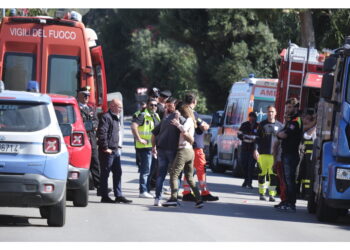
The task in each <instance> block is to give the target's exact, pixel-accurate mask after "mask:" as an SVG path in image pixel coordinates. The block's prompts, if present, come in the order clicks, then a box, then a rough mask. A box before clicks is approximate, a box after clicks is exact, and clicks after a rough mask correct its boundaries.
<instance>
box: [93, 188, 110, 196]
mask: <svg viewBox="0 0 350 250" xmlns="http://www.w3.org/2000/svg"><path fill="white" fill-rule="evenodd" d="M107 191H108V193H110V192H112V189H111V188H108V190H107ZM96 195H97V196H101V189H100V188H98V189H97V193H96Z"/></svg>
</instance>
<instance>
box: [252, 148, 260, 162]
mask: <svg viewBox="0 0 350 250" xmlns="http://www.w3.org/2000/svg"><path fill="white" fill-rule="evenodd" d="M253 157H254V159H255V160H259V152H258V150H254V152H253Z"/></svg>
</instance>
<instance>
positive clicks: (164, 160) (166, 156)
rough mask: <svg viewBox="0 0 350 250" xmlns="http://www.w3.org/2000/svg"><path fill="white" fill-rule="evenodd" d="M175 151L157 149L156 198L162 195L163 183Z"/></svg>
mask: <svg viewBox="0 0 350 250" xmlns="http://www.w3.org/2000/svg"><path fill="white" fill-rule="evenodd" d="M176 152H177V151H176V150H163V149H158V171H157V182H156V198H158V199H160V197H161V196H162V190H163V183H164V180H165V177H166V175H167V173H168V169H169V166H170V164H172V163H173V161H174V159H175V156H176Z"/></svg>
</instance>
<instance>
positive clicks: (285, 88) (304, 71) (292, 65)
mask: <svg viewBox="0 0 350 250" xmlns="http://www.w3.org/2000/svg"><path fill="white" fill-rule="evenodd" d="M280 56H281V63H280V70H279V77H278V85H277V94H276V109H277V119H278V120H279V121H281V122H283V121H284V118H283V116H284V113H285V112H284V111H285V102H286V100H288V99H289V98H291V97H296V98H297V99H298V100H300V108H301V110H305V109H307V108H313V109H316V107H317V103H318V100H319V97H320V88H321V84H322V76H323V71H322V67H323V62H324V59H325V56H324V55H323V54H320V53H319V52H318V51H317V50H316V49H314V48H302V47H298V46H297V45H295V44H290V46H289V47H288V48H287V49H283V50H282V52H281V54H280Z"/></svg>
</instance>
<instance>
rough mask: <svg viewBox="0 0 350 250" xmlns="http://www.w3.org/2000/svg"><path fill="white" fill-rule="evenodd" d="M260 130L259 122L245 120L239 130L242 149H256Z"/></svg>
mask: <svg viewBox="0 0 350 250" xmlns="http://www.w3.org/2000/svg"><path fill="white" fill-rule="evenodd" d="M257 132H258V123H254V124H250V122H249V121H246V122H243V123H242V124H241V127H240V128H239V131H238V138H239V139H240V140H242V151H251V152H252V151H254V149H255V139H256V136H257Z"/></svg>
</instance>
